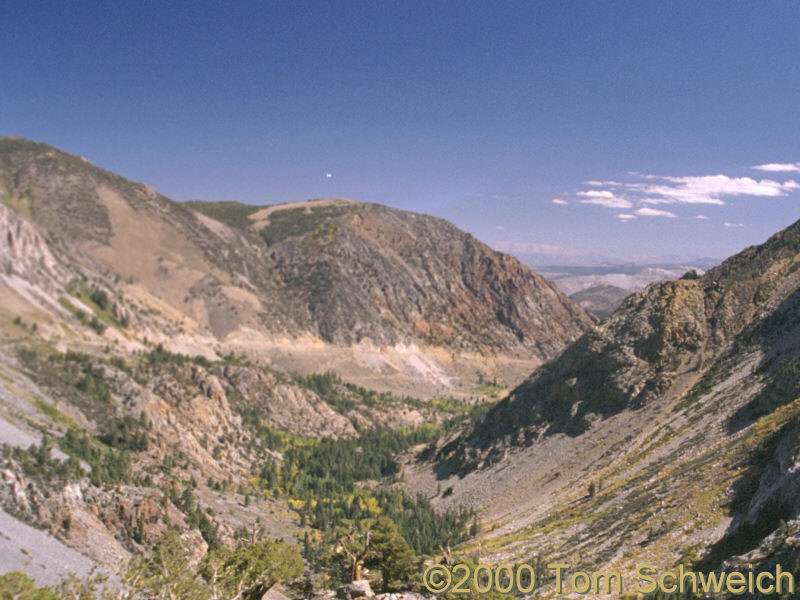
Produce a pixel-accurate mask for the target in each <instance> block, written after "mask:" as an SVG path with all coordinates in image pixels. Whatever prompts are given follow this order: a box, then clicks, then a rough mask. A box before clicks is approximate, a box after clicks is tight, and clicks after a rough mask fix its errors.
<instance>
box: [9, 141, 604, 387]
mask: <svg viewBox="0 0 800 600" xmlns="http://www.w3.org/2000/svg"><path fill="white" fill-rule="evenodd" d="M0 190H2V192H1V193H2V195H3V200H4V202H3V205H4V206H5V209H4V219H6V223H7V224H6V228H8V227H21V228H25V229H27V230H30V231H31V232H32V233H31V235H32V236H34V237H35V236H39V237H38V238H37V239H39V240H40V242H39V243H38V246H37V248H35V249H31V250H23V249H19V248H17V249H15V250H14V251H15V252H17V253H19V252H31V253H33V254H32V256H33V255H37V256H38V254H48V256H49V258H48V259H47V260H48V265H49V266H48V269H51V270H53V269H55V270H58V271H59V273H60V275H58V276H56V275H55V273H51V275H52V276H50V277H49V279H48V282H49V284H48V285H50V287H49V288H48V290H49V291H47V292H44V291H41V290H40V291H38V292H30V293H28V292H24V291H22V290H21V289H17V290H16V292H17V293H16V297H15V299H14V302H19V301H20V300H19V296H20V295H22V296H23V297H26V298H27V300H30V301H33V297H32V296H31V294H33V295H34V296H37V295H38V296H41V298H39V300H36V301H34V304H36V305H37V306H38V308H39V310H45V311H49V312H51V313H52V312H53V311H52V307H53V306H56V305H58V303H59V302H61V304H62V305H63V304H64V302H65V301H67V300H68V301H69V302H70V303H71V304H72V305H75V302H74V301H73V300H78V301H79V298H78V296H80V295H81V293H80V290H77V288H78V287H80V285H83V286H84V288H87V289H88V288H91V287H92V286H94V288H96V289H97V290H99V291H102V292H104V293H105V294H107V295H108V296H109V298H111V299H112V303H111V304H112V308H113V310H115V311H117V312H119V313H120V314H123V313H124V315H125V321H126V327H125V328H123V329H124V330H125V331H123V332H119V333H122V336H121V337H123V338H130V335H131V334H137V335H135V336H134V337H135V338H136V339H141V338H142V336H145V335H146V336H147V337H148V339H149V340H150V341H156V342H161V343H164V344H166V345H168V346H170V347H172V348H173V349H177V350H180V349H184V350H189V349H191V350H192V352H196V353H206V354H207V353H208V352H211V351H212V350H211V349H212V348H220V349H222V351H223V352H228V351H231V350H233V349H237V351H247V352H250V353H251V354H259V356H260V357H261V358H262V359H267V360H272V361H274V362H275V364H276V365H279V366H286V365H292V368H294V369H296V370H301V371H305V372H310V371H314V370H324V369H328V368H334V369H336V370H337V371H339V372H342V373H344V374H346V375H350V376H351V377H352V378H353V379H354V380H357V381H359V382H362V383H379V384H381V385H383V386H386V385H387V381H391V380H392V379H391V377H388V376H389V375H390V374H392V373H394V374H395V375H396V376H397V379H398V381H399V383H397V386H396V387H402V386H403V385H405V389H407V390H408V391H411V390H413V389H415V388H417V389H420V388H421V390H422V391H421V392H420V393H428V394H430V393H434V391H436V390H439V389H441V388H452V387H459V386H460V387H461V388H463V392H462V393H468V390H469V389H470V388H471V387H472V386H473V385H474V384H473V383H470V380H472V379H474V378H475V373H476V371H480V372H482V373H485V374H486V375H487V376H489V375H491V376H492V377H495V378H498V377H499V378H500V379H502V380H507V381H514V380H516V381H518V380H519V377H520V376H521V374H522V372H523V370H524V369H527V370H529V369H530V368H532V367H533V366H535V365H536V364H538V363H540V362H542V361H543V360H546V359H549V358H551V357H553V356H555V355H556V354H557V353H558V352H559V351H560V350H561V349H562V348H563V347H564V346H565V345H566V344H567V343H568V342H569V341H571V340H573V339H575V338H576V337H577V336H578V335H580V333H582V332H583V331H585V330H586V329H588V328H589V327H590V326H591V325H592V323H593V320H592V318H591V317H590V316H588V315H587V314H586V313H585V312H584V311H583V310H582V309H581V308H580V307H578V306H577V305H576V304H574V303H573V302H572V301H570V300H569V299H568V298H567V297H566V296H564V295H563V294H562V293H561V292H560V291H558V290H557V288H556V287H555V286H553V285H552V284H550V283H548V282H546V281H545V280H544V279H543V278H542V277H541V276H539V275H537V274H536V273H534V272H532V271H531V270H530V269H528V268H527V267H525V266H524V265H522V264H521V263H520V262H519V261H518V260H516V259H515V258H513V257H511V256H508V255H504V254H500V253H498V252H495V251H493V250H491V249H490V248H489V247H488V246H486V245H485V244H483V243H482V242H480V241H478V240H477V239H475V238H474V237H473V236H471V235H470V234H468V233H465V232H463V231H461V230H459V229H457V228H456V227H455V226H453V225H452V224H450V223H448V222H447V221H444V220H442V219H437V218H434V217H429V216H425V215H418V214H414V213H410V212H405V211H400V210H395V209H391V208H388V207H384V206H379V205H376V204H366V203H361V202H355V201H351V200H343V199H323V200H315V201H310V202H305V203H289V204H283V205H277V206H269V207H256V206H248V205H243V204H237V203H201V202H190V203H184V204H181V203H176V202H173V201H171V200H169V199H168V198H166V197H164V196H162V195H160V194H158V193H157V192H155V191H154V190H152V189H151V188H150V187H149V186H147V185H145V184H140V183H133V182H130V181H128V180H126V179H124V178H122V177H119V176H117V175H115V174H112V173H109V172H107V171H104V170H102V169H99V168H97V167H94V166H93V165H91V164H89V163H88V162H87V161H86V160H84V159H82V158H81V157H77V156H73V155H70V154H67V153H64V152H61V151H59V150H56V149H54V148H52V147H50V146H47V145H45V144H40V143H34V142H29V141H27V140H23V139H19V138H3V139H2V140H0ZM12 213H13V214H12ZM12 221H14V223H17V222H19V223H20V224H19V225H17V224H12V223H11V222H12ZM26 260H28V259H26ZM30 260H33V258H31V259H30ZM36 260H39V259H38V258H37V259H36ZM14 264H15V265H19V266H18V267H14V268H12V267H11V266H9V267H8V269H11V270H10V271H9V270H8V269H7V273H12V272H13V273H14V275H15V276H16V279H14V282H15V283H14V284H13V285H11V284H9V281H10V280H9V279H8V277H7V278H6V279H7V281H6V289H7V290H8V289H9V285H11V287H13V286H14V285H16V286H23V287H25V286H30V285H31V282H32V281H33V280H34V279H35V278H37V277H39V275H38V274H35V273H32V272H31V271H30V270H29V269H25V268H24V265H25V264H26V263H25V262H22V263H20V262H18V261H17V262H15V263H14ZM9 277H10V275H9ZM56 281H60V285H61V288H62V291H61V292H56V291H55V288H54V287H53V285H54V284H55V283H54V282H56ZM79 281H80V282H83V283H82V284H79V283H78V282H79ZM87 282H89V283H87ZM26 289H27V287H26ZM63 290H66V291H63ZM84 291H87V290H86V289H85V290H84ZM25 294H28V296H25ZM69 297H72V298H73V300H69ZM81 310H83V309H81ZM73 312H74V311H73ZM60 313H61V314H59V315H58V318H63V317H64V316H65V315H64V314H63V313H64V310H63V306H62V308H61V309H60ZM84 313H87V314H91V311H86V310H84ZM74 322H75V321H74V319H73V325H74ZM114 335H115V336H116V334H114ZM117 337H120V336H117ZM127 341H129V340H126V341H125V343H127ZM120 343H123V341H120ZM456 355H459V356H460V357H461V359H460V360H458V361H456V360H453V357H455V356H456Z"/></svg>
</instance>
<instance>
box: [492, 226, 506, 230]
mask: <svg viewBox="0 0 800 600" xmlns="http://www.w3.org/2000/svg"><path fill="white" fill-rule="evenodd" d="M494 228H495V229H496V230H497V231H505V229H506V228H505V227H503V226H502V225H495V226H494Z"/></svg>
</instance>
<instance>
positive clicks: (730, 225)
mask: <svg viewBox="0 0 800 600" xmlns="http://www.w3.org/2000/svg"><path fill="white" fill-rule="evenodd" d="M724 225H725V227H744V223H729V222H728V221H725V223H724Z"/></svg>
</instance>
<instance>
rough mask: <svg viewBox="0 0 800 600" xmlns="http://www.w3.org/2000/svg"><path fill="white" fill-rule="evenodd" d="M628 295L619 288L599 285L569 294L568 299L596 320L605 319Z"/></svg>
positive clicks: (626, 291)
mask: <svg viewBox="0 0 800 600" xmlns="http://www.w3.org/2000/svg"><path fill="white" fill-rule="evenodd" d="M629 294H630V292H629V291H628V290H624V289H622V288H620V287H617V286H614V285H606V284H601V285H595V286H592V287H590V288H586V289H585V290H581V291H579V292H575V293H574V294H570V298H571V299H572V300H574V301H575V302H577V303H578V305H579V306H580V307H581V308H583V309H584V310H585V311H587V312H590V313H591V314H593V315H594V316H596V317H597V318H598V319H605V318H606V317H607V316H608V315H610V314H611V313H612V312H614V310H615V309H616V308H617V307H618V306H619V305H620V304H621V303H622V301H623V300H624V299H625V298H626V297H627V296H628V295H629Z"/></svg>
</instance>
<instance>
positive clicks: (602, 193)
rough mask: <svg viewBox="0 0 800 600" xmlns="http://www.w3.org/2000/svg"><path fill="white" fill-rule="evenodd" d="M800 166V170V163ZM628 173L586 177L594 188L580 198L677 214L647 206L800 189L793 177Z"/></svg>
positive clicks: (586, 201) (639, 211) (609, 205)
mask: <svg viewBox="0 0 800 600" xmlns="http://www.w3.org/2000/svg"><path fill="white" fill-rule="evenodd" d="M784 166H785V165H784ZM797 170H798V171H800V163H798V168H797ZM629 176H630V177H631V181H626V182H617V181H595V180H591V181H587V182H586V184H587V185H590V186H592V188H593V189H588V190H582V191H579V192H578V193H577V195H578V197H579V198H581V200H580V202H581V203H583V204H597V205H600V206H605V207H606V208H612V209H631V208H634V207H636V210H634V211H632V213H624V214H634V215H638V216H643V217H669V218H675V217H676V216H677V215H676V214H675V213H672V212H669V211H663V210H662V211H659V210H656V209H649V210H644V209H645V208H647V207H652V206H657V205H661V204H689V205H691V204H711V205H717V206H722V205H724V204H726V199H728V198H732V197H737V196H752V197H760V198H777V197H780V196H787V195H789V194H790V193H792V192H795V191H797V190H800V184H798V183H797V182H796V181H795V180H793V179H792V180H789V181H785V182H780V181H775V180H773V179H753V178H752V177H731V176H728V175H722V174H719V175H701V176H684V177H674V176H666V175H647V174H642V173H629ZM597 188H600V189H597ZM603 188H604V189H603ZM618 218H619V217H618Z"/></svg>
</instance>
